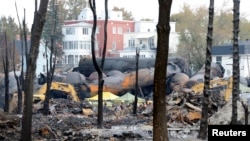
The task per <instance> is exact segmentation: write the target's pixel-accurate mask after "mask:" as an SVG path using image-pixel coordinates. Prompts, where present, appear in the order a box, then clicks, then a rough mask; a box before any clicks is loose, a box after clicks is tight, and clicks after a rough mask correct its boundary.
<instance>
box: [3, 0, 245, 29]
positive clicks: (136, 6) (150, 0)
mask: <svg viewBox="0 0 250 141" xmlns="http://www.w3.org/2000/svg"><path fill="white" fill-rule="evenodd" d="M39 1H40V0H38V2H39ZM87 1H88V0H87ZM209 1H210V0H173V2H172V7H171V14H173V13H178V12H179V11H180V10H181V7H182V6H183V4H184V3H187V4H188V5H190V6H191V8H194V9H195V8H197V7H199V6H207V7H209ZM214 1H215V2H214V4H215V11H216V10H219V9H221V8H222V9H228V8H229V9H233V0H214ZM15 2H16V3H17V7H18V13H19V17H20V20H22V19H23V17H24V16H23V15H24V9H25V11H26V22H27V24H28V26H29V27H30V26H31V24H32V22H33V16H34V5H35V0H0V3H1V4H0V16H12V17H14V18H16V19H17V14H16V8H15ZM108 4H109V9H112V8H113V7H114V6H118V7H124V9H125V10H127V11H131V12H132V15H133V16H134V18H135V20H140V19H142V18H149V19H154V20H157V19H158V14H159V13H158V12H159V11H158V10H159V5H158V0H108ZM249 5H250V0H240V14H241V15H243V14H244V16H246V17H247V18H248V19H249V20H250V10H249ZM96 8H97V11H101V10H103V9H104V0H96ZM16 22H17V20H16Z"/></svg>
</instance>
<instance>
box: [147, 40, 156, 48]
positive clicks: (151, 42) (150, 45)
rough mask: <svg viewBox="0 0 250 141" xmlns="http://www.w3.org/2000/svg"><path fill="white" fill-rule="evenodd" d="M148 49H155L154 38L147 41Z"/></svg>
mask: <svg viewBox="0 0 250 141" xmlns="http://www.w3.org/2000/svg"><path fill="white" fill-rule="evenodd" d="M148 44H149V47H155V43H154V38H150V39H149V40H148Z"/></svg>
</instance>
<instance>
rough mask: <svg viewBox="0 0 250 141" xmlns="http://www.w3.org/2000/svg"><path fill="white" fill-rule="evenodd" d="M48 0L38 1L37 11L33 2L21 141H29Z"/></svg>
mask: <svg viewBox="0 0 250 141" xmlns="http://www.w3.org/2000/svg"><path fill="white" fill-rule="evenodd" d="M47 7H48V0H42V1H40V6H39V9H38V11H37V0H36V1H35V13H34V20H33V24H32V30H31V48H30V52H29V54H26V64H27V71H26V79H25V86H24V93H25V96H24V109H23V116H22V130H21V140H22V141H31V140H32V138H31V135H32V132H31V127H32V105H33V89H34V79H35V70H36V61H37V56H38V52H39V44H40V39H41V34H42V30H43V26H44V23H45V16H46V13H47Z"/></svg>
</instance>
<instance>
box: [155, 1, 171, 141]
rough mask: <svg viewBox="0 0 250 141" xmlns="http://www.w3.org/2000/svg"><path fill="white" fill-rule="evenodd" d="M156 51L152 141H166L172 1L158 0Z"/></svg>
mask: <svg viewBox="0 0 250 141" xmlns="http://www.w3.org/2000/svg"><path fill="white" fill-rule="evenodd" d="M158 3H159V18H158V24H157V26H156V28H157V36H158V39H157V51H156V60H155V73H154V96H153V100H154V102H153V106H154V110H153V117H154V119H153V133H154V134H153V140H154V141H168V140H169V139H168V130H167V118H166V113H167V109H166V88H165V87H163V86H166V73H167V72H166V71H167V69H166V68H167V62H168V53H169V33H170V25H169V22H170V12H171V5H172V0H158Z"/></svg>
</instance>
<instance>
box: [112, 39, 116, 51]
mask: <svg viewBox="0 0 250 141" xmlns="http://www.w3.org/2000/svg"><path fill="white" fill-rule="evenodd" d="M112 50H116V41H113V43H112Z"/></svg>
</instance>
